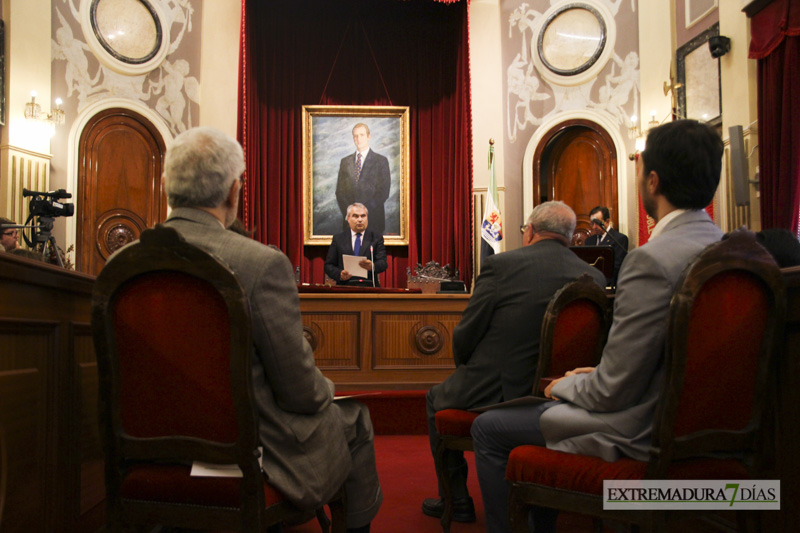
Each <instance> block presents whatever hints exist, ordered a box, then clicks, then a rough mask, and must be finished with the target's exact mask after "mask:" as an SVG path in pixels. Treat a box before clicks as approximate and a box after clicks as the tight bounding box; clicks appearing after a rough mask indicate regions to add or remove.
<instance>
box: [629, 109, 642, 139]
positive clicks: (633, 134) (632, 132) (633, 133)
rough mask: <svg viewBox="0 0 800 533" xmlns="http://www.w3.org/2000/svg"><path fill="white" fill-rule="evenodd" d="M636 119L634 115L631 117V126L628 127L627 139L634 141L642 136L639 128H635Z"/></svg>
mask: <svg viewBox="0 0 800 533" xmlns="http://www.w3.org/2000/svg"><path fill="white" fill-rule="evenodd" d="M637 120H638V117H637V116H636V115H631V125H630V127H628V138H629V139H636V138H638V137H640V136H641V135H642V132H641V130H640V129H639V126H637V124H636V121H637Z"/></svg>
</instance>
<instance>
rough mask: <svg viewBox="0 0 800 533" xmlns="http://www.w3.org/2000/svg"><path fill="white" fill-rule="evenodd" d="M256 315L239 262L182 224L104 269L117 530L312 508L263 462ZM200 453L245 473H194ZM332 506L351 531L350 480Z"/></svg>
mask: <svg viewBox="0 0 800 533" xmlns="http://www.w3.org/2000/svg"><path fill="white" fill-rule="evenodd" d="M250 324H251V323H250V311H249V306H248V302H247V298H246V296H245V294H244V292H243V290H242V288H241V286H240V285H239V282H238V280H237V279H236V277H235V276H234V274H233V273H232V272H231V271H230V270H229V269H228V268H227V267H226V266H225V265H223V264H222V263H220V262H219V261H218V260H216V259H215V258H214V257H212V256H211V255H209V254H208V253H206V252H204V251H202V250H200V249H199V248H197V247H195V246H192V245H190V244H188V243H186V242H185V241H184V240H183V239H182V238H181V237H180V236H179V235H178V233H177V232H175V231H174V230H173V229H170V228H166V227H163V226H158V227H156V228H155V229H153V230H148V231H145V232H143V233H142V235H141V241H140V242H139V243H136V244H134V245H131V246H129V247H127V248H126V249H124V250H123V251H122V252H120V253H119V254H118V255H117V256H116V257H115V258H114V259H113V260H112V261H110V262H109V263H108V264H107V265H106V266H105V268H104V269H103V270H102V272H101V273H100V275H99V276H98V278H97V283H96V285H95V289H94V295H93V300H92V329H93V335H94V341H95V348H96V352H97V363H98V370H99V375H100V406H99V407H100V409H99V411H100V431H101V436H102V438H103V446H104V451H105V461H106V465H105V468H106V476H105V478H106V499H107V502H106V504H107V522H108V524H109V527H110V529H111V530H112V531H117V530H120V529H124V528H127V527H129V526H133V525H140V526H155V525H165V526H172V527H180V528H194V529H224V530H236V531H247V532H252V531H267V528H268V527H269V526H270V525H273V524H278V523H280V522H282V521H284V520H302V519H304V518H305V519H307V513H303V512H301V511H300V510H298V509H297V508H296V507H294V506H293V505H292V504H290V503H289V502H288V501H286V500H285V498H284V497H283V496H282V495H281V494H280V493H279V492H278V491H277V490H276V489H275V488H274V487H272V486H271V485H270V484H269V476H268V473H264V472H262V471H261V468H260V466H259V460H258V459H259V451H258V446H259V441H258V430H257V428H258V423H257V414H256V409H255V406H254V404H253V400H252V398H253V391H252V386H251V377H250V376H251V367H250V364H251V349H252V348H251V346H252V342H251V333H250ZM193 461H202V462H205V463H213V464H219V465H225V464H235V465H238V467H239V469H240V470H241V472H242V477H193V476H190V470H191V465H192V462H193ZM330 507H331V513H332V516H333V523H334V531H344V530H345V516H344V500H343V491H340V496H339V497H338V499H337V500H336V501H334V502H331V503H330ZM317 516H318V518H319V519H320V522H321V524H322V526H323V531H327V530H328V526H329V521H328V519H327V517H325V514H324V512H322V511H321V510H320V511H319V512H318V513H317Z"/></svg>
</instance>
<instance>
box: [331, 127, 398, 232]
mask: <svg viewBox="0 0 800 533" xmlns="http://www.w3.org/2000/svg"><path fill="white" fill-rule="evenodd" d="M353 143H354V144H355V145H356V151H355V152H354V153H352V154H350V155H348V156H347V157H345V158H343V159H342V161H341V163H340V164H339V178H338V180H337V182H336V201H337V203H338V204H339V210H340V211H341V213H342V219H343V222H342V230H345V231H346V230H347V229H348V226H349V224H348V223H347V207H348V206H349V205H351V204H353V203H356V202H358V203H361V204H364V205H365V206H366V208H367V211H368V212H369V221H370V229H371V230H372V231H373V232H375V233H377V234H378V235H383V233H384V231H385V229H386V213H385V208H384V204H385V203H386V199H387V198H389V190H390V188H391V177H390V174H389V160H388V159H386V157H384V156H382V155H380V154H377V153H375V152H374V151H373V150H370V148H369V126H367V125H366V124H364V123H361V122H360V123H358V124H356V125H355V126H354V127H353Z"/></svg>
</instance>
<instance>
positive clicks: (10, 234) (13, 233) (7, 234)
mask: <svg viewBox="0 0 800 533" xmlns="http://www.w3.org/2000/svg"><path fill="white" fill-rule="evenodd" d="M17 235H18V233H17V230H15V229H12V230H9V231H4V232H3V236H4V237H16V236H17Z"/></svg>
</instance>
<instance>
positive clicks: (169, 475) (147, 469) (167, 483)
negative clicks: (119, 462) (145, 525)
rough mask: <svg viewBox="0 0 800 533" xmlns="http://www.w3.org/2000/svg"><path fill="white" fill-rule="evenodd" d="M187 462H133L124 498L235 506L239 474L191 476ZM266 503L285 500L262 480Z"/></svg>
mask: <svg viewBox="0 0 800 533" xmlns="http://www.w3.org/2000/svg"><path fill="white" fill-rule="evenodd" d="M190 472H191V467H190V466H184V465H151V464H146V465H136V466H133V467H131V468H130V470H129V471H128V475H127V476H126V477H125V479H124V480H123V482H122V490H121V494H122V497H123V498H124V499H128V500H141V501H158V502H164V503H173V504H184V505H205V506H214V507H231V508H238V507H239V505H240V501H241V497H240V496H241V493H240V488H239V485H240V483H241V478H232V477H192V476H190V475H189V473H190ZM264 497H265V500H266V503H267V506H268V507H269V506H270V505H275V504H276V503H280V502H283V501H285V500H286V498H284V496H283V495H282V494H281V493H280V492H278V490H277V489H275V488H274V487H272V486H271V485H269V484H267V483H264Z"/></svg>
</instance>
